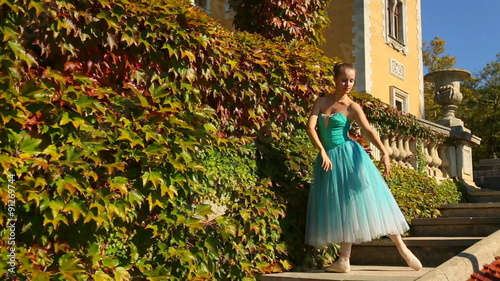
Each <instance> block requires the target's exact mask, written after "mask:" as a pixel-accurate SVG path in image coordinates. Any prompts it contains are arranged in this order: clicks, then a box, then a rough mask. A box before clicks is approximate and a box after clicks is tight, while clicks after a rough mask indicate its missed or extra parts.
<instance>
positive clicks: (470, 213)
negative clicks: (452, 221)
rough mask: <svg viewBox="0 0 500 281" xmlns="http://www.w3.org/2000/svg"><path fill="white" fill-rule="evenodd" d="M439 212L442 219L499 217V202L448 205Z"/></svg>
mask: <svg viewBox="0 0 500 281" xmlns="http://www.w3.org/2000/svg"><path fill="white" fill-rule="evenodd" d="M439 210H440V211H441V214H442V215H443V217H500V202H486V203H459V204H448V205H443V206H441V207H440V208H439Z"/></svg>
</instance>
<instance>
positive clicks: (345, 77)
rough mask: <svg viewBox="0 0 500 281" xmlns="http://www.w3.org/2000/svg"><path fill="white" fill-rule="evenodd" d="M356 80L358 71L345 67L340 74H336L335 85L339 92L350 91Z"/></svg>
mask: <svg viewBox="0 0 500 281" xmlns="http://www.w3.org/2000/svg"><path fill="white" fill-rule="evenodd" d="M355 80H356V71H355V70H354V69H345V70H344V71H343V72H341V73H340V74H339V75H337V76H335V86H336V87H337V92H341V93H349V92H350V91H351V90H352V88H353V87H354V81H355Z"/></svg>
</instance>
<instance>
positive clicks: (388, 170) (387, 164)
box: [380, 154, 391, 177]
mask: <svg viewBox="0 0 500 281" xmlns="http://www.w3.org/2000/svg"><path fill="white" fill-rule="evenodd" d="M380 164H381V165H384V168H385V169H384V176H386V177H388V176H390V175H391V159H390V158H389V155H387V154H384V155H382V158H380Z"/></svg>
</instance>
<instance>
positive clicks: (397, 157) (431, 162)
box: [370, 119, 480, 184]
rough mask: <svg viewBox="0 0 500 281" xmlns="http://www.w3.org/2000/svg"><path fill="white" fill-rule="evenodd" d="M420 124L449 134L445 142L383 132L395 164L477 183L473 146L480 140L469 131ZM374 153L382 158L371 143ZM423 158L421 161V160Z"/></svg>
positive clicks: (431, 124) (376, 156)
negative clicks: (475, 179)
mask: <svg viewBox="0 0 500 281" xmlns="http://www.w3.org/2000/svg"><path fill="white" fill-rule="evenodd" d="M419 121H420V123H421V124H422V125H424V126H428V127H430V128H431V129H432V130H434V131H436V132H438V133H440V134H442V135H444V136H445V139H444V140H443V142H442V143H436V142H433V141H431V140H426V139H416V138H412V137H408V136H404V137H399V136H396V137H390V136H385V135H384V134H382V133H380V132H377V133H378V134H379V137H380V139H381V140H382V143H383V144H384V147H385V149H386V150H387V152H388V153H389V156H390V158H391V161H392V163H393V164H395V165H397V166H400V167H405V168H411V169H415V170H422V171H424V172H425V173H427V174H428V175H429V176H431V177H435V178H436V179H438V180H442V179H452V178H455V179H459V180H464V181H466V182H468V183H470V184H473V170H472V148H473V147H474V146H475V145H478V144H479V143H480V139H479V138H478V137H476V136H474V135H472V134H471V133H469V132H467V131H457V130H453V129H452V128H450V127H447V126H443V125H440V124H437V123H433V122H430V121H427V120H423V119H420V120H419ZM370 149H371V150H372V151H373V156H374V157H375V158H376V159H380V152H379V151H378V150H377V149H376V147H375V146H373V145H371V147H370ZM419 158H420V160H419Z"/></svg>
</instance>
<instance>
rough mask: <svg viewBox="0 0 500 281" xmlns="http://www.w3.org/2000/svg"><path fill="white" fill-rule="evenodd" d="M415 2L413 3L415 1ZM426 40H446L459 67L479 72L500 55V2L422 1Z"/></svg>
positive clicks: (485, 0)
mask: <svg viewBox="0 0 500 281" xmlns="http://www.w3.org/2000/svg"><path fill="white" fill-rule="evenodd" d="M411 1H413V0H411ZM421 3H422V39H423V41H424V42H430V41H432V39H433V38H434V36H439V37H440V38H441V39H444V40H445V41H446V43H447V44H446V46H445V49H446V53H445V54H447V55H449V56H452V57H455V58H456V59H457V61H456V63H455V67H458V68H463V69H465V70H468V71H470V72H471V73H473V74H474V73H478V72H479V71H481V70H482V69H483V68H484V67H485V66H486V64H487V63H489V62H492V61H494V60H495V58H496V54H498V53H500V0H472V1H471V0H421Z"/></svg>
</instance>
